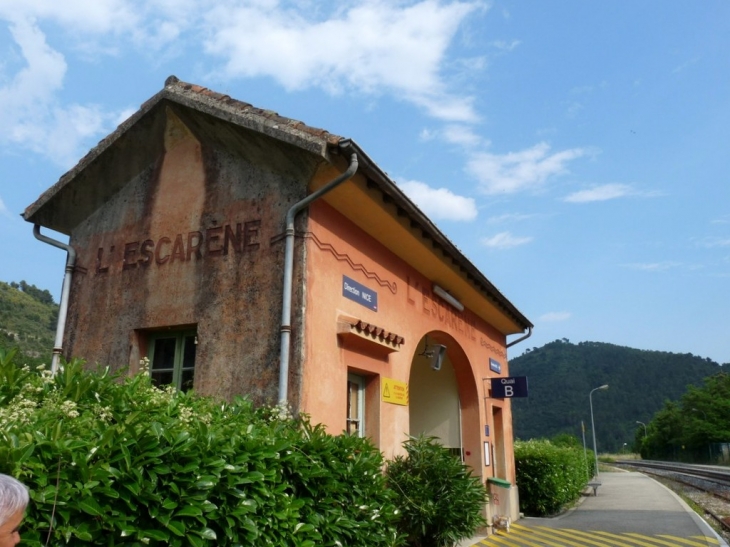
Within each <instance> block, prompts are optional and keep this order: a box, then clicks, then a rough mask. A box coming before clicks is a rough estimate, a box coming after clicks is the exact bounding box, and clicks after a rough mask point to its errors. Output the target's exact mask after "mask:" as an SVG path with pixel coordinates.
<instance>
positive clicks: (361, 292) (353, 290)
mask: <svg viewBox="0 0 730 547" xmlns="http://www.w3.org/2000/svg"><path fill="white" fill-rule="evenodd" d="M342 296H344V297H345V298H349V299H350V300H354V301H355V302H357V303H358V304H360V305H361V306H365V307H366V308H369V309H371V310H373V311H378V293H376V292H375V291H374V290H372V289H368V288H367V287H366V286H365V285H361V284H360V283H358V282H357V281H354V280H353V279H350V278H349V277H347V276H346V275H343V276H342Z"/></svg>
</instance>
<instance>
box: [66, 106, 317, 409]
mask: <svg viewBox="0 0 730 547" xmlns="http://www.w3.org/2000/svg"><path fill="white" fill-rule="evenodd" d="M221 129H222V128H221V127H220V126H219V125H218V124H217V122H216V121H215V120H213V119H212V118H210V119H209V118H206V117H205V116H201V115H200V114H196V115H195V116H194V117H193V116H189V113H187V112H186V111H185V110H184V109H181V108H179V107H178V108H177V109H176V110H173V109H172V108H171V107H167V125H166V130H165V132H164V136H163V137H162V138H163V139H164V143H163V144H164V150H165V153H164V155H163V156H162V157H160V158H158V160H157V162H156V163H155V164H154V165H150V166H149V167H148V168H147V169H146V170H144V171H143V172H142V173H141V174H139V175H138V176H136V177H135V178H134V179H132V180H130V181H129V182H128V183H127V184H126V185H125V186H124V187H123V188H122V190H121V191H119V192H118V193H117V194H116V195H115V196H114V197H113V198H112V199H111V200H109V201H108V202H106V204H105V205H104V206H103V207H102V208H100V209H98V210H97V211H96V212H95V213H94V214H93V215H92V216H90V217H89V218H88V219H86V220H85V221H84V222H83V223H82V224H80V225H79V226H78V227H77V228H76V229H75V230H74V232H73V233H72V236H71V245H73V247H74V248H75V249H76V250H77V252H78V268H77V272H76V273H75V275H74V283H73V287H72V293H71V307H70V309H69V318H68V326H67V331H66V340H65V354H66V356H74V357H83V358H85V359H87V360H88V362H89V365H90V366H93V365H94V364H95V363H99V364H102V365H110V366H112V367H113V368H115V369H117V368H120V367H124V366H127V365H131V366H132V368H134V367H136V365H137V363H138V361H139V358H140V357H141V356H143V355H144V352H145V351H146V348H145V338H146V336H145V333H147V332H149V331H150V330H153V329H165V328H179V327H184V326H195V327H196V328H197V335H198V346H197V358H196V372H195V389H196V391H198V392H200V393H205V394H212V395H216V396H221V397H224V398H231V397H233V396H235V395H241V394H247V395H250V396H251V397H252V398H253V399H254V400H255V401H258V402H263V401H275V400H276V397H277V386H278V370H279V360H278V359H279V323H280V315H281V286H282V276H283V273H282V268H283V251H284V242H283V240H282V239H281V238H279V237H277V236H279V235H281V234H282V232H283V230H284V217H285V214H286V211H287V210H288V208H289V207H290V206H291V205H292V204H293V203H295V202H296V201H298V200H300V199H301V198H303V197H304V196H305V195H306V187H307V184H308V181H309V180H310V178H311V177H312V174H313V173H314V171H315V170H316V168H317V165H318V162H321V161H322V160H321V158H319V159H318V158H316V156H313V155H310V154H308V153H306V152H303V151H301V150H299V149H296V148H294V147H292V146H289V145H286V144H284V143H281V142H276V141H273V140H271V139H268V138H267V137H264V136H262V135H260V134H256V133H253V132H249V131H246V130H243V129H232V128H231V127H230V126H228V127H227V128H225V130H221ZM157 144H158V145H159V143H157ZM98 183H99V184H104V181H103V180H100V181H99V182H98ZM304 218H305V215H303V219H301V220H300V224H301V222H304V221H305V220H304ZM295 257H296V260H295V261H296V262H297V263H299V262H301V260H302V259H303V256H302V246H301V244H298V245H297V250H296V254H295ZM296 271H297V272H300V271H301V264H298V267H297V270H296ZM300 304H301V286H299V287H298V288H297V290H295V301H294V305H295V309H296V307H297V305H300ZM296 327H297V325H295V331H296V330H297V329H296ZM299 341H300V338H299V337H298V336H295V337H294V343H295V344H297V343H299ZM292 353H293V355H294V356H296V355H299V354H300V351H293V352H292ZM293 366H297V362H296V361H295V362H294V363H293Z"/></svg>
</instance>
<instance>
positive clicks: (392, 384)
mask: <svg viewBox="0 0 730 547" xmlns="http://www.w3.org/2000/svg"><path fill="white" fill-rule="evenodd" d="M380 393H381V399H382V401H383V402H385V403H392V404H394V405H403V406H408V384H407V383H405V382H399V381H398V380H393V379H392V378H381V385H380Z"/></svg>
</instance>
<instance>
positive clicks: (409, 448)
mask: <svg viewBox="0 0 730 547" xmlns="http://www.w3.org/2000/svg"><path fill="white" fill-rule="evenodd" d="M404 447H405V449H406V453H407V456H406V457H403V456H398V457H396V458H395V460H393V461H392V462H390V464H388V469H387V471H386V475H387V477H388V484H389V485H390V487H391V488H392V489H393V490H394V491H395V492H396V496H397V504H398V506H399V507H400V508H401V510H402V511H403V518H402V519H401V521H400V523H399V529H400V530H401V532H403V534H404V535H405V536H406V537H407V541H408V545H409V546H412V547H450V546H451V545H454V544H455V543H456V542H458V541H460V540H462V539H465V538H469V537H470V536H472V535H474V532H475V531H476V530H477V529H478V528H480V527H482V526H484V525H485V524H486V520H485V519H484V517H483V515H482V512H483V510H484V506H485V504H486V502H487V500H488V494H487V490H486V488H484V485H483V484H482V483H481V481H480V480H479V478H478V477H475V476H473V475H472V473H471V471H470V470H469V468H467V467H466V466H465V465H464V464H463V463H461V460H460V459H459V458H457V457H455V456H453V455H452V454H450V453H449V451H448V450H446V449H445V448H444V447H443V446H441V445H440V444H439V443H438V442H437V441H436V439H435V438H433V437H425V436H421V437H413V438H411V439H409V440H407V441H406V442H405V443H404Z"/></svg>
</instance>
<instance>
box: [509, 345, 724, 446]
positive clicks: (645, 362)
mask: <svg viewBox="0 0 730 547" xmlns="http://www.w3.org/2000/svg"><path fill="white" fill-rule="evenodd" d="M721 370H722V367H721V366H720V365H719V364H718V363H715V362H714V361H712V360H710V359H705V358H702V357H697V356H695V355H692V354H689V353H687V354H677V353H668V352H662V351H644V350H638V349H632V348H627V347H623V346H616V345H613V344H605V343H601V342H581V343H579V344H571V343H570V342H569V341H568V340H566V339H563V340H556V341H555V342H551V343H549V344H546V345H545V346H543V347H541V348H535V349H532V350H528V351H527V352H526V353H524V354H523V355H520V356H519V357H516V358H514V359H511V360H510V376H526V377H527V381H528V386H529V396H528V397H526V398H520V399H517V398H515V399H512V424H513V428H514V434H515V437H516V438H518V439H522V440H527V439H532V438H552V437H554V436H555V435H557V434H560V433H568V434H571V435H575V436H576V437H578V438H579V439H582V432H581V422H583V423H584V424H585V439H586V443H587V445H588V447H589V448H592V447H593V440H592V436H591V413H590V403H589V394H590V392H591V390H592V389H594V388H597V387H599V386H602V385H603V384H608V385H609V388H608V389H607V390H600V391H594V392H593V397H592V399H593V416H594V420H595V425H596V439H597V441H598V451H599V452H619V451H621V450H622V448H623V446H624V443H627V446H628V447H631V446H633V443H634V438H635V433H636V428H641V427H642V426H641V424H637V423H636V422H637V421H640V422H644V423H648V422H649V421H651V419H652V417H653V415H654V413H655V412H657V411H658V410H660V409H661V408H662V406H663V404H664V401H665V400H673V401H675V400H678V399H679V398H680V397H681V396H682V395H683V394H684V393H685V391H686V390H687V386H688V385H695V386H701V385H702V381H703V379H704V378H706V377H707V376H711V375H713V374H716V373H717V372H720V371H721Z"/></svg>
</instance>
